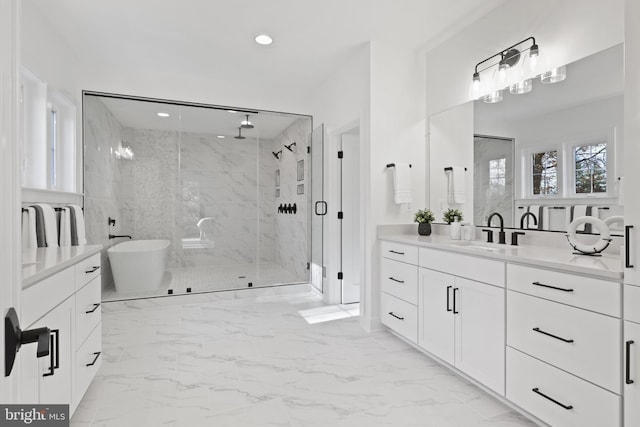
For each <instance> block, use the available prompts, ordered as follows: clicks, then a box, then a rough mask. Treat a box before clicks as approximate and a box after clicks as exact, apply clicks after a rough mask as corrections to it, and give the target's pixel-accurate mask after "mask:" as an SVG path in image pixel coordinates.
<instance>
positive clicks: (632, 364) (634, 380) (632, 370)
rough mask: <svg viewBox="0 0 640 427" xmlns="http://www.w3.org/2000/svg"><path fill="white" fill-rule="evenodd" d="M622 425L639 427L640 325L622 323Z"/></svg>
mask: <svg viewBox="0 0 640 427" xmlns="http://www.w3.org/2000/svg"><path fill="white" fill-rule="evenodd" d="M624 352H625V353H624V368H625V369H624V371H625V372H624V420H625V422H624V425H626V426H640V405H638V402H640V324H637V323H633V322H628V321H627V322H624Z"/></svg>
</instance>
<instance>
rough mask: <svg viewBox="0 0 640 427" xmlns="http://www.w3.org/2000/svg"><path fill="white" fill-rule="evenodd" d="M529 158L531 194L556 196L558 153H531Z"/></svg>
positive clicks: (553, 151)
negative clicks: (530, 165) (530, 160)
mask: <svg viewBox="0 0 640 427" xmlns="http://www.w3.org/2000/svg"><path fill="white" fill-rule="evenodd" d="M531 157H532V166H533V169H532V177H533V194H535V195H556V194H558V151H557V150H552V151H544V152H541V153H533V154H532V155H531Z"/></svg>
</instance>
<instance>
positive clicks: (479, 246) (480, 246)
mask: <svg viewBox="0 0 640 427" xmlns="http://www.w3.org/2000/svg"><path fill="white" fill-rule="evenodd" d="M449 244H450V245H453V246H461V247H464V248H467V249H475V250H479V251H488V252H500V251H502V250H504V249H506V248H505V247H504V246H505V245H500V246H489V245H488V244H486V243H484V242H476V241H472V240H458V241H452V242H450V243H449ZM501 246H502V247H501Z"/></svg>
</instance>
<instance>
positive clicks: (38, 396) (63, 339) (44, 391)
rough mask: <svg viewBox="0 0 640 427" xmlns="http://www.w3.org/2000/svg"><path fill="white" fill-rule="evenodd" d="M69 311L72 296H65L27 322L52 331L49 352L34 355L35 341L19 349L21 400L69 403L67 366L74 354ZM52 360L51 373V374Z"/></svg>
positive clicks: (68, 367) (32, 327) (70, 365)
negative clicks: (32, 320)
mask: <svg viewBox="0 0 640 427" xmlns="http://www.w3.org/2000/svg"><path fill="white" fill-rule="evenodd" d="M73 312H74V310H73V298H68V299H67V300H65V301H64V302H63V303H62V304H60V305H59V306H57V307H56V308H55V309H53V310H52V311H51V312H49V313H48V314H47V315H45V316H44V317H42V318H41V319H40V320H38V321H36V322H35V323H34V324H33V325H31V326H29V329H34V328H42V327H47V328H49V329H51V332H52V333H51V341H50V344H49V351H50V355H49V356H46V357H41V358H36V345H35V344H29V345H26V346H24V347H22V348H21V349H20V364H21V368H20V369H21V374H22V378H23V380H22V382H23V383H24V384H23V385H22V386H21V398H20V400H21V401H22V402H23V403H41V404H70V403H71V368H72V363H73V355H74V353H73V351H72V350H73V349H72V342H71V322H72V316H73ZM51 356H53V359H52V358H51ZM52 362H53V367H54V369H53V375H51V372H52V371H51V366H52V365H51V364H52ZM56 366H57V368H56Z"/></svg>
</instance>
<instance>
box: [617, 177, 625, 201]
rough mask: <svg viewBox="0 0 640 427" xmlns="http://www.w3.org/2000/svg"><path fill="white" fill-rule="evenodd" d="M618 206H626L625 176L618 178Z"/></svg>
mask: <svg viewBox="0 0 640 427" xmlns="http://www.w3.org/2000/svg"><path fill="white" fill-rule="evenodd" d="M618 204H619V205H620V206H624V176H621V177H620V178H618Z"/></svg>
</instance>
